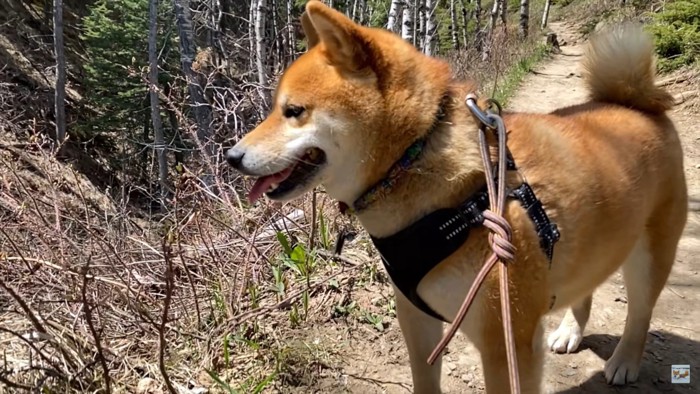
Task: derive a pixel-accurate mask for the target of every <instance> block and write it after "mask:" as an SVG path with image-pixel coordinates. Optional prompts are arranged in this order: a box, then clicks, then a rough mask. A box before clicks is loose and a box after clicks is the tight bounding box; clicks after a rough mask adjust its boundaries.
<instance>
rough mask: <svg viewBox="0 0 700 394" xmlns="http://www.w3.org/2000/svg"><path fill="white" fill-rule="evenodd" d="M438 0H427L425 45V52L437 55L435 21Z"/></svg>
mask: <svg viewBox="0 0 700 394" xmlns="http://www.w3.org/2000/svg"><path fill="white" fill-rule="evenodd" d="M436 6H437V1H436V0H425V46H424V47H423V53H425V54H426V55H428V56H433V55H435V33H436V31H437V23H435V8H436Z"/></svg>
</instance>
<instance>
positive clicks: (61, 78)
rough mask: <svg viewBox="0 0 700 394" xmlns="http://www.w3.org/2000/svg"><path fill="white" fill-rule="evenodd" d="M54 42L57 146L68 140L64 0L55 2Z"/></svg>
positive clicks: (55, 0)
mask: <svg viewBox="0 0 700 394" xmlns="http://www.w3.org/2000/svg"><path fill="white" fill-rule="evenodd" d="M53 42H54V53H55V55H56V86H55V89H54V90H55V97H54V100H55V109H56V113H55V117H56V144H57V145H58V146H60V145H61V144H62V143H63V141H64V140H65V139H66V56H65V53H64V48H63V0H54V2H53Z"/></svg>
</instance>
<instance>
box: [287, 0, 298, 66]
mask: <svg viewBox="0 0 700 394" xmlns="http://www.w3.org/2000/svg"><path fill="white" fill-rule="evenodd" d="M293 13H294V0H287V48H288V52H289V53H288V58H287V64H289V63H291V61H292V59H294V58H295V57H296V40H295V39H294V24H293V23H292V14H293Z"/></svg>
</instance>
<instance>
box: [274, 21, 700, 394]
mask: <svg viewBox="0 0 700 394" xmlns="http://www.w3.org/2000/svg"><path fill="white" fill-rule="evenodd" d="M551 29H552V30H553V31H554V32H556V33H557V34H558V37H559V40H560V41H561V42H563V43H564V44H563V45H562V47H561V49H562V53H560V54H554V55H552V57H551V58H550V59H549V60H548V61H546V62H543V63H541V64H540V65H539V66H537V67H536V69H535V70H532V72H531V73H530V74H529V75H528V77H526V79H525V80H524V81H523V83H522V85H521V87H520V89H519V91H518V92H517V93H516V95H515V96H514V97H513V99H512V100H511V101H510V103H509V105H508V107H509V109H511V110H518V111H532V112H549V111H552V110H554V109H556V108H558V107H561V106H566V105H571V104H576V103H579V102H581V101H584V100H585V89H584V86H583V83H582V79H581V76H580V65H579V61H580V60H581V55H582V51H583V45H584V43H585V41H584V39H583V38H581V35H580V34H579V33H578V26H574V25H572V24H571V23H567V22H557V23H553V24H552V25H551ZM671 77H673V76H671ZM668 78H669V77H666V78H665V79H667V80H668ZM683 79H684V78H681V77H679V78H677V79H676V81H675V82H671V83H668V82H667V83H668V85H669V89H670V90H671V92H672V93H674V94H676V95H679V94H682V93H683V92H686V93H687V92H688V91H689V89H691V88H692V87H689V85H688V84H687V83H688V82H687V81H683ZM671 116H672V118H673V120H674V121H675V123H676V125H677V127H678V129H679V130H680V133H681V138H682V142H683V145H684V149H685V154H686V162H685V166H686V175H687V178H688V184H689V193H690V196H691V199H693V200H695V199H694V197H696V196H700V143H699V142H698V140H699V139H700V136H699V135H698V134H697V130H700V106H698V105H697V103H693V102H692V100H689V101H686V102H684V103H682V104H680V105H678V106H677V107H676V108H675V109H674V110H673V111H672V112H671ZM694 205H696V203H691V211H690V215H689V220H688V225H687V227H686V231H685V235H684V237H683V239H682V242H681V244H680V248H679V251H678V255H677V259H676V264H675V266H674V269H673V272H672V274H671V277H670V279H669V282H668V285H667V286H666V288H665V289H664V291H663V292H662V294H661V297H660V299H659V301H658V304H657V306H656V309H655V313H654V317H653V320H652V322H651V329H650V333H649V334H648V341H647V347H646V351H645V353H644V359H643V364H642V369H641V373H640V377H639V380H638V382H636V383H635V384H632V385H629V386H627V387H624V388H612V387H611V386H608V385H607V384H606V383H605V379H604V376H603V372H602V371H603V365H604V363H605V360H606V359H608V358H609V357H610V356H611V355H612V352H613V350H614V348H615V345H616V344H617V342H618V341H619V338H620V335H621V334H622V331H623V328H624V324H625V315H626V308H627V305H626V293H625V288H624V284H623V281H622V276H621V274H620V273H619V272H617V273H615V274H614V275H613V276H612V277H611V278H609V279H608V281H607V282H605V284H604V285H602V286H601V287H600V288H599V289H598V290H597V291H596V292H595V294H594V298H593V309H592V314H591V318H590V321H589V323H588V326H587V327H586V332H585V338H584V340H583V343H582V344H581V346H580V348H579V350H578V351H577V352H575V353H574V354H565V355H559V354H553V353H551V352H548V353H547V356H546V358H545V376H544V386H543V387H544V390H545V392H547V393H601V392H619V393H656V392H677V393H690V392H700V369H698V367H700V364H698V361H699V360H700V308H699V307H698V305H700V273H699V271H700V261H699V260H698V259H697V258H694V256H697V255H696V253H700V215H699V214H698V212H697V207H695V206H694ZM387 298H391V289H390V287H389V286H388V284H379V283H375V284H373V285H369V286H364V287H362V288H360V289H356V290H354V292H353V294H352V299H353V300H356V302H357V303H358V304H360V305H362V304H364V305H367V304H369V303H374V304H377V303H378V301H377V300H382V299H387ZM562 315H563V311H562V312H560V313H555V314H553V315H551V316H548V317H547V319H546V323H545V328H546V332H547V334H548V333H550V332H552V331H553V330H554V329H555V328H556V327H557V326H558V324H559V321H560V318H561V316H562ZM385 323H388V324H385V329H384V330H383V331H381V332H379V331H377V330H373V329H372V328H371V326H367V325H359V326H358V325H355V326H352V325H351V324H344V323H343V322H339V321H335V320H334V321H331V319H326V320H325V321H317V322H316V323H315V324H311V325H309V327H304V329H303V331H302V330H300V331H298V332H297V334H298V335H299V337H297V338H299V339H300V340H302V341H304V342H308V343H313V344H314V349H316V351H317V352H319V353H317V354H320V353H323V354H324V355H326V356H327V357H326V359H325V361H324V362H322V363H321V364H322V367H320V368H319V369H318V370H317V372H318V373H320V375H321V377H319V375H318V374H317V375H315V377H314V378H313V379H312V380H313V383H311V384H310V385H302V386H303V387H298V388H294V389H289V388H282V389H281V390H280V391H282V392H295V393H296V392H304V393H308V392H323V393H345V392H349V393H363V394H365V393H366V394H369V393H410V392H412V390H411V389H412V383H411V372H410V367H409V361H408V354H407V352H406V350H405V346H404V343H403V338H402V336H401V332H400V330H399V327H398V322H397V321H396V320H395V319H391V321H389V322H386V321H385ZM368 327H369V328H368ZM302 337H305V338H304V339H301V338H302ZM673 364H690V365H691V377H692V378H691V383H690V384H689V385H688V384H672V383H671V365H673ZM504 368H505V366H504ZM442 375H443V378H442V387H443V390H444V392H446V393H470V392H482V391H484V382H483V374H482V370H481V362H480V358H479V354H478V352H477V351H476V349H475V348H474V347H473V346H472V345H471V343H469V341H468V340H467V339H465V337H463V336H462V335H461V334H458V335H457V337H456V338H455V339H454V340H453V342H452V343H451V344H450V346H449V349H448V353H447V354H446V355H445V356H444V360H443V373H442ZM287 387H288V386H287Z"/></svg>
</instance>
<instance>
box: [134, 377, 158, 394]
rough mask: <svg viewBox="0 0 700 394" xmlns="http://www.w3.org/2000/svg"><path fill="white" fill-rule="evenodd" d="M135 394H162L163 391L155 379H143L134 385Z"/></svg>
mask: <svg viewBox="0 0 700 394" xmlns="http://www.w3.org/2000/svg"><path fill="white" fill-rule="evenodd" d="M136 394H163V390H161V388H160V385H159V384H158V382H156V380H155V379H151V378H143V379H141V380H139V383H138V384H137V385H136Z"/></svg>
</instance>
